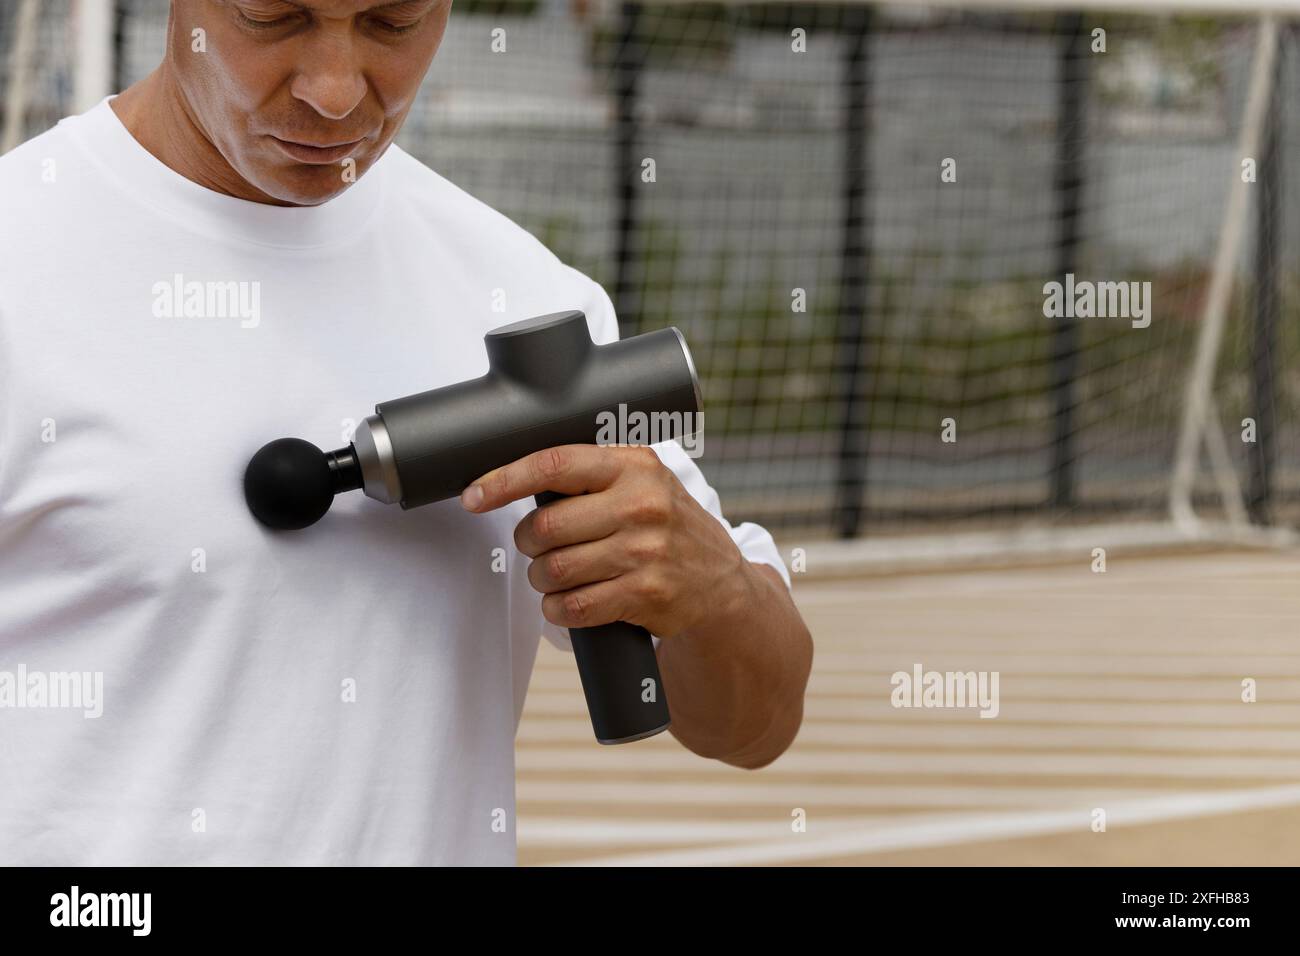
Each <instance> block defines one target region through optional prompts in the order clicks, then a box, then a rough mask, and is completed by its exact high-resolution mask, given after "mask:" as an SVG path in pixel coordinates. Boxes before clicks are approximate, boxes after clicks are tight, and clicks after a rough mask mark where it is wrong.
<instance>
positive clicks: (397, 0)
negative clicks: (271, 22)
mask: <svg viewBox="0 0 1300 956" xmlns="http://www.w3.org/2000/svg"><path fill="white" fill-rule="evenodd" d="M276 2H277V3H283V4H285V5H286V6H290V7H297V8H298V9H299V10H301V11H302V12H303V13H318V12H319V11H318V10H317V9H316V8H315V7H309V6H307V5H306V4H305V3H302V2H301V0H276ZM428 2H430V0H390V2H388V3H381V4H379V5H378V6H374V7H367V8H366V9H364V10H360V11H358V12H360V13H374V12H375V11H377V10H389V9H392V8H393V7H405V6H410V5H411V4H414V3H428Z"/></svg>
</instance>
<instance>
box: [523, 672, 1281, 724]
mask: <svg viewBox="0 0 1300 956" xmlns="http://www.w3.org/2000/svg"><path fill="white" fill-rule="evenodd" d="M1007 686H1008V682H1007V681H1005V680H1004V681H1003V682H1002V695H1001V696H1002V710H1001V712H1000V713H999V714H998V716H997V717H996V718H992V719H990V718H981V717H980V716H979V715H978V714H977V713H976V712H975V711H974V710H971V709H969V708H966V709H958V708H915V707H912V708H898V707H894V706H892V705H891V704H890V702H889V699H888V696H887V693H882V694H881V695H880V696H879V697H876V698H871V699H864V700H854V699H852V698H848V697H811V698H809V699H808V700H807V701H806V702H805V703H804V722H805V723H812V722H815V721H819V720H841V721H844V720H862V721H867V720H872V721H887V722H889V723H890V724H891V725H892V724H898V725H900V726H901V725H904V724H909V723H912V724H966V723H967V722H969V723H970V724H972V725H974V726H979V725H981V724H990V725H991V724H993V723H995V722H996V723H998V724H1001V725H1021V724H1140V725H1144V726H1159V727H1188V726H1195V725H1201V726H1206V727H1214V728H1227V727H1260V726H1273V727H1278V728H1281V727H1284V726H1285V727H1295V726H1297V725H1300V704H1296V703H1278V704H1275V703H1270V702H1267V701H1262V702H1260V703H1257V704H1242V703H1234V702H1232V701H1225V702H1223V703H1221V704H1206V703H1186V702H1183V701H1175V702H1172V703H1164V704H1161V703H1152V702H1149V701H1148V702H1145V703H1138V702H1133V701H1113V700H1098V701H1079V700H1059V701H1055V702H1053V701H1050V700H1030V701H1026V700H1019V699H1017V698H1016V697H1014V696H1012V695H1009V694H1007V693H1006V688H1007ZM885 690H886V692H887V691H888V686H887V685H886V688H885ZM581 713H582V694H581V692H580V691H577V690H575V691H574V692H573V693H572V694H562V693H559V692H555V693H549V694H547V693H542V694H539V695H537V697H535V698H530V699H529V701H528V703H527V705H526V706H525V717H524V719H525V720H529V719H531V718H532V717H533V716H535V715H537V716H551V717H554V716H560V717H576V716H577V715H579V714H581Z"/></svg>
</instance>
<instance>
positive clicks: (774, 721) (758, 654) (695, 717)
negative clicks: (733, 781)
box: [658, 557, 812, 769]
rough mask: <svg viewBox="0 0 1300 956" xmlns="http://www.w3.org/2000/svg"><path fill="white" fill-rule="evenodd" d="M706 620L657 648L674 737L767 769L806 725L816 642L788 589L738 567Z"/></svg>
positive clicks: (776, 579)
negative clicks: (806, 699) (806, 693)
mask: <svg viewBox="0 0 1300 956" xmlns="http://www.w3.org/2000/svg"><path fill="white" fill-rule="evenodd" d="M729 580H730V584H731V587H729V588H726V589H724V590H723V591H722V592H720V593H718V594H717V595H716V598H717V600H716V603H715V604H714V605H713V606H712V608H711V613H710V614H709V615H708V617H707V618H706V619H705V620H703V621H700V622H698V623H697V624H696V625H694V626H693V627H691V628H690V629H689V630H688V631H685V632H683V633H681V634H679V635H677V636H675V637H673V638H671V639H667V640H663V641H661V642H660V645H659V655H658V656H659V667H660V670H661V672H662V674H663V680H664V690H665V693H666V694H667V695H668V709H669V712H670V714H671V716H672V728H671V729H672V732H673V735H674V736H675V737H676V738H677V739H678V740H679V741H680V742H681V743H682V744H683V746H685V747H687V748H689V749H690V750H692V751H694V752H695V753H697V754H699V755H700V756H703V757H712V758H715V759H718V760H722V761H723V762H725V763H729V764H732V765H734V766H737V767H745V768H747V769H757V768H758V767H762V766H765V765H766V764H769V763H771V762H772V761H773V760H775V759H776V758H777V757H779V756H780V755H781V754H782V753H783V752H784V751H785V750H786V748H787V747H789V746H790V744H791V742H792V741H793V740H794V738H795V735H796V734H797V733H798V731H799V726H800V724H801V723H802V721H803V699H804V691H805V689H806V687H807V684H808V673H809V671H810V670H811V668H812V636H811V635H810V634H809V633H808V628H807V627H806V626H805V625H804V622H803V619H802V618H801V617H800V615H799V612H798V610H797V609H796V608H795V606H794V602H793V601H792V600H791V599H790V593H789V591H788V590H787V588H786V586H785V582H784V581H783V580H782V579H781V576H780V575H779V574H778V573H777V571H776V570H775V569H774V568H772V567H770V566H768V565H765V564H755V563H753V562H750V561H747V560H745V559H744V558H743V557H742V558H741V559H740V566H739V567H738V569H737V571H736V573H735V574H734V575H732V576H730V579H729Z"/></svg>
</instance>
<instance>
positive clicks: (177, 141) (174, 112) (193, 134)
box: [109, 60, 294, 206]
mask: <svg viewBox="0 0 1300 956" xmlns="http://www.w3.org/2000/svg"><path fill="white" fill-rule="evenodd" d="M109 106H111V107H112V108H113V112H115V113H116V114H117V116H118V119H120V120H121V121H122V125H123V126H125V127H126V128H127V130H128V131H129V132H130V133H131V135H132V136H133V137H134V138H135V140H136V141H137V142H138V143H139V144H140V145H141V146H143V147H144V148H145V149H147V150H148V151H149V152H150V153H152V154H153V156H154V157H155V158H156V159H158V160H159V161H160V162H162V163H163V164H165V165H166V166H168V167H170V168H171V169H173V170H175V171H176V172H178V173H180V174H181V175H182V176H184V177H185V178H186V179H189V180H191V181H193V182H196V183H198V184H199V185H200V186H203V187H206V188H207V189H211V190H212V191H213V192H218V193H222V194H224V195H226V196H234V197H235V198H236V199H247V200H249V201H250V202H259V203H266V204H268V205H273V206H292V205H294V203H287V202H284V201H282V200H279V199H275V198H273V197H271V196H268V195H267V194H266V193H264V192H262V191H261V190H260V189H258V188H257V187H256V186H254V185H253V184H252V183H250V182H248V181H247V180H246V179H244V178H243V177H242V176H241V175H239V173H238V172H237V171H236V170H235V168H234V167H233V166H231V165H230V163H229V161H227V159H226V157H225V156H223V155H222V153H221V151H220V150H219V149H217V146H216V144H215V143H213V141H212V138H211V137H210V136H209V135H208V134H207V132H206V131H205V130H204V129H203V127H202V126H201V125H200V123H199V122H198V120H197V119H196V117H195V114H194V111H193V110H192V109H191V108H190V105H189V101H188V100H187V98H186V96H185V91H184V90H183V89H182V88H181V85H180V84H179V83H178V82H177V81H176V76H175V73H174V71H173V70H172V69H171V67H170V64H169V62H168V60H164V61H163V62H162V63H161V64H160V65H159V66H158V68H157V69H155V70H154V71H153V72H152V73H150V74H149V75H148V76H147V77H145V78H144V79H143V80H141V81H140V82H138V83H136V84H134V85H132V86H131V87H130V88H129V89H127V90H125V91H124V92H122V93H121V94H120V95H118V96H115V97H114V98H113V99H112V100H111V101H110V102H109Z"/></svg>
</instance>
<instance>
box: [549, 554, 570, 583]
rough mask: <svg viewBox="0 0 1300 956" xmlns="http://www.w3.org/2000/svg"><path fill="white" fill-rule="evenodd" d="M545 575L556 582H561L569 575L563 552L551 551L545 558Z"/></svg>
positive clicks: (567, 563)
mask: <svg viewBox="0 0 1300 956" xmlns="http://www.w3.org/2000/svg"><path fill="white" fill-rule="evenodd" d="M545 569H546V577H547V578H548V579H549V580H551V581H553V582H554V583H556V584H563V583H564V581H565V580H566V579H567V578H568V575H569V562H568V560H567V559H566V558H565V557H564V554H563V552H560V551H552V552H551V554H550V556H549V557H548V558H547V559H546V568H545Z"/></svg>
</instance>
